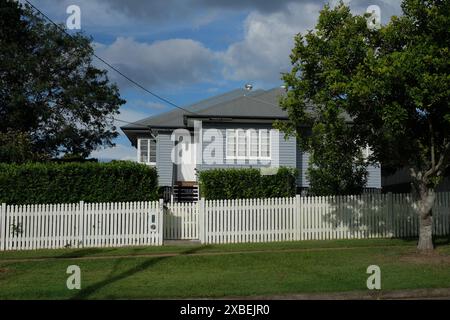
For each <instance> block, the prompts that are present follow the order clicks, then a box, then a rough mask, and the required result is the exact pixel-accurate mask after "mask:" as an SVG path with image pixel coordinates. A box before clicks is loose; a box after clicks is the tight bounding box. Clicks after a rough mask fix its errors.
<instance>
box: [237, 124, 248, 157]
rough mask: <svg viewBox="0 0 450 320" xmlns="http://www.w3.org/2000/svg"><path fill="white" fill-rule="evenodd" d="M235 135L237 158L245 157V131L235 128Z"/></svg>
mask: <svg viewBox="0 0 450 320" xmlns="http://www.w3.org/2000/svg"><path fill="white" fill-rule="evenodd" d="M236 136H237V158H239V159H243V158H246V157H247V132H246V131H245V130H241V129H238V130H236Z"/></svg>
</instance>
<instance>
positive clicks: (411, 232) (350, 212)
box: [321, 194, 450, 238]
mask: <svg viewBox="0 0 450 320" xmlns="http://www.w3.org/2000/svg"><path fill="white" fill-rule="evenodd" d="M321 198H323V200H322V201H324V202H325V207H327V210H325V211H324V213H322V219H323V221H324V222H325V223H328V224H329V225H330V226H331V228H332V229H334V230H338V232H344V233H346V234H347V237H349V238H374V237H392V238H417V237H418V234H419V218H418V215H417V213H416V211H415V210H414V208H413V199H412V196H411V195H410V194H382V195H377V194H365V195H361V196H341V197H326V198H325V197H321ZM449 209H450V208H449V201H448V195H446V194H438V196H437V198H436V203H435V206H434V207H433V222H434V224H433V234H434V235H435V236H441V237H442V236H449V234H450V232H449V228H450V226H449Z"/></svg>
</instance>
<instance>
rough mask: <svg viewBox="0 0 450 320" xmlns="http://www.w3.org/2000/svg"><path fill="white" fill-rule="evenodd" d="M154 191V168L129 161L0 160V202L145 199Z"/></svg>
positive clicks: (153, 197) (153, 194) (156, 188)
mask: <svg viewBox="0 0 450 320" xmlns="http://www.w3.org/2000/svg"><path fill="white" fill-rule="evenodd" d="M157 191H158V175H157V172H156V169H155V168H151V167H148V166H146V165H142V164H137V163H133V162H126V161H117V162H112V163H90V162H86V163H66V164H58V163H28V164H21V165H19V164H0V203H7V204H51V203H75V202H78V201H81V200H83V201H85V202H124V201H147V200H156V199H157V198H158V193H157Z"/></svg>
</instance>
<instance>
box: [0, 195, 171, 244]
mask: <svg viewBox="0 0 450 320" xmlns="http://www.w3.org/2000/svg"><path fill="white" fill-rule="evenodd" d="M162 215H163V209H162V203H161V202H128V203H93V204H88V203H84V202H80V203H77V204H56V205H24V206H14V205H13V206H6V205H4V204H3V205H2V206H1V211H0V250H34V249H58V248H86V247H120V246H133V245H162V244H163V229H162V224H163V221H162V218H163V216H162Z"/></svg>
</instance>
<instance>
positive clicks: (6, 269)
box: [0, 268, 9, 274]
mask: <svg viewBox="0 0 450 320" xmlns="http://www.w3.org/2000/svg"><path fill="white" fill-rule="evenodd" d="M8 272H9V269H8V268H3V269H2V268H0V274H5V273H8Z"/></svg>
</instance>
